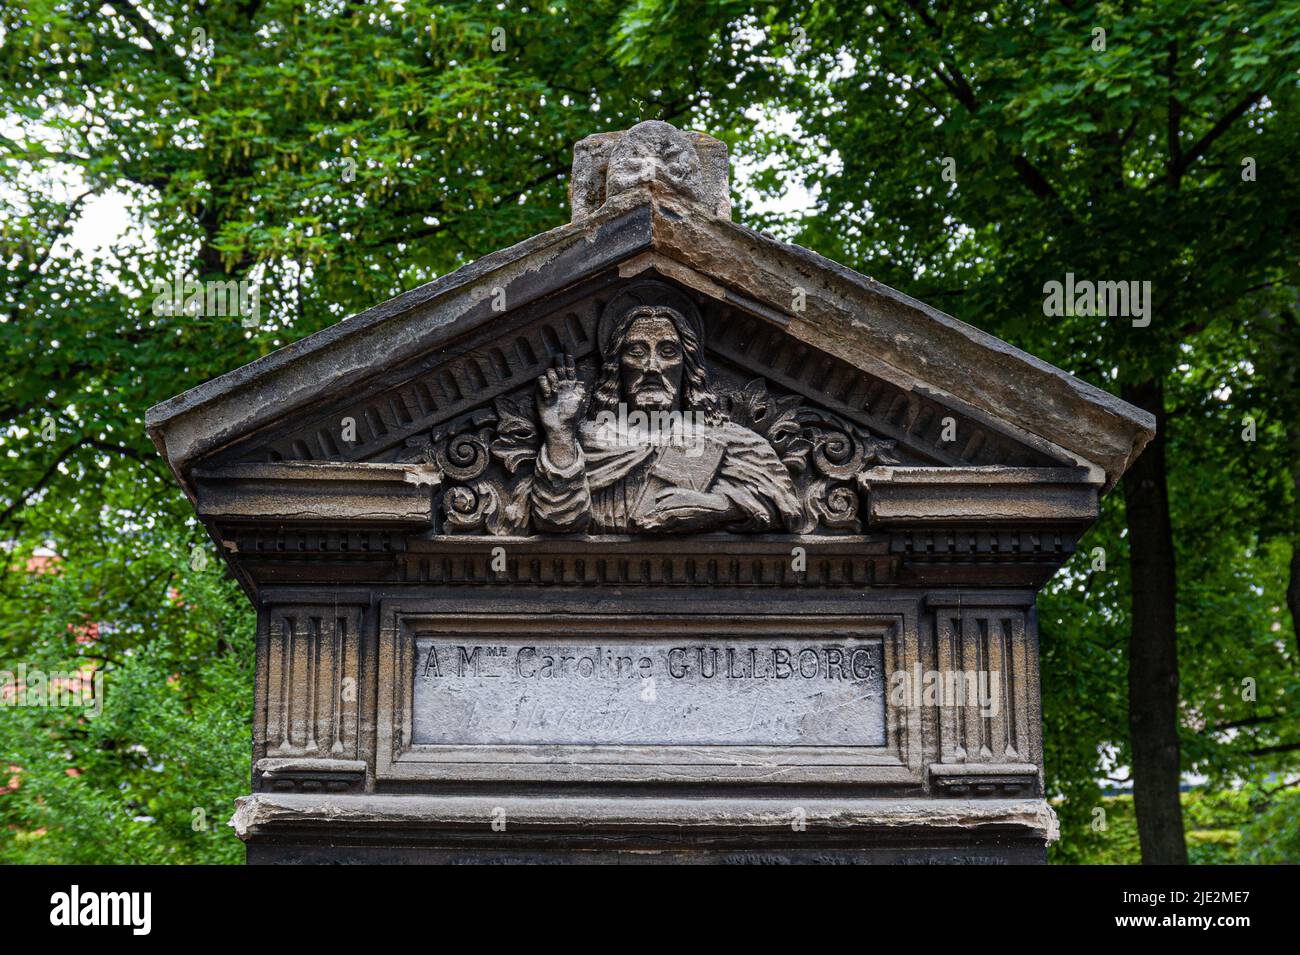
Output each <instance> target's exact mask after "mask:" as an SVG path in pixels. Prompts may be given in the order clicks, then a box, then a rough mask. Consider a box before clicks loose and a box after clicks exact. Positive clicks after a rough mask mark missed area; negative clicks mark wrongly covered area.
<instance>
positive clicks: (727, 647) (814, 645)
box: [411, 635, 885, 746]
mask: <svg viewBox="0 0 1300 955" xmlns="http://www.w3.org/2000/svg"><path fill="white" fill-rule="evenodd" d="M414 662H415V673H414V675H413V692H412V714H411V730H412V737H411V742H412V743H414V744H416V745H427V744H437V745H447V744H458V743H464V744H499V745H506V744H527V743H536V744H548V743H550V744H592V745H599V744H613V743H621V744H638V745H672V744H683V745H785V746H883V745H885V700H884V692H883V689H884V666H883V647H882V641H881V639H880V638H856V637H837V638H835V639H832V640H827V641H824V642H816V641H815V642H807V641H806V640H804V639H800V640H795V639H781V638H779V637H757V638H753V639H745V638H743V637H741V638H736V637H732V636H728V637H725V638H710V637H709V636H702V637H701V636H696V635H691V636H690V637H689V638H681V639H672V638H667V639H665V638H656V639H654V640H632V641H628V640H619V639H617V638H610V639H599V638H597V639H594V640H590V641H585V642H582V643H577V642H572V643H570V642H557V641H554V640H541V639H537V638H535V637H520V636H517V635H510V636H507V637H501V638H499V639H491V638H485V637H484V636H483V635H476V636H475V637H474V638H473V639H471V640H466V641H458V640H455V639H448V638H446V637H444V636H437V637H434V636H422V637H417V638H416V640H415V661H414Z"/></svg>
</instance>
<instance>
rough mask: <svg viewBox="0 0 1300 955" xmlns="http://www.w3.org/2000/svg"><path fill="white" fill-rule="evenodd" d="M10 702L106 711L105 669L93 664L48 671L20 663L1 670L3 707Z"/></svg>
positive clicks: (0, 701)
mask: <svg viewBox="0 0 1300 955" xmlns="http://www.w3.org/2000/svg"><path fill="white" fill-rule="evenodd" d="M6 706H44V707H50V708H52V709H83V710H86V711H87V713H88V714H89V715H91V716H98V715H99V714H100V713H102V712H103V711H104V673H103V671H102V670H91V669H90V668H86V669H81V670H53V671H51V672H49V673H47V672H45V671H44V670H40V669H37V668H36V667H28V666H27V664H25V663H20V664H18V667H17V669H14V670H0V707H6Z"/></svg>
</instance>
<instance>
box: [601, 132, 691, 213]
mask: <svg viewBox="0 0 1300 955" xmlns="http://www.w3.org/2000/svg"><path fill="white" fill-rule="evenodd" d="M700 175H701V173H700V159H699V156H698V155H697V153H696V151H695V144H694V143H693V142H692V141H691V138H690V136H688V135H687V134H686V133H683V132H682V131H681V130H679V129H676V128H674V127H673V126H670V125H669V124H668V123H661V122H659V121H658V120H647V121H646V122H644V123H639V124H638V125H636V126H634V127H633V128H632V129H630V130H629V131H628V133H627V135H625V136H624V137H623V138H622V140H620V141H619V143H618V145H617V146H615V147H614V151H613V153H612V154H611V155H610V157H609V169H608V172H607V174H606V177H607V178H606V194H607V195H609V196H616V195H618V194H619V193H620V192H624V191H626V190H628V189H631V188H632V187H633V186H636V185H637V184H639V183H643V182H649V181H650V180H652V179H657V180H659V181H660V182H666V183H668V184H669V185H671V186H672V187H673V188H674V189H676V190H677V191H679V192H683V193H685V194H687V195H690V196H696V197H697V198H698V195H697V191H698V186H699V179H700Z"/></svg>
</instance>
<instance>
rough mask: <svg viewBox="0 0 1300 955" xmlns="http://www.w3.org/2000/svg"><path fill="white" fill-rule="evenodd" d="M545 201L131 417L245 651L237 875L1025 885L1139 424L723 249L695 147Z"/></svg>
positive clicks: (850, 275) (1082, 390)
mask: <svg viewBox="0 0 1300 955" xmlns="http://www.w3.org/2000/svg"><path fill="white" fill-rule="evenodd" d="M571 198H572V207H573V208H572V212H573V217H572V222H570V223H569V224H568V225H565V226H562V227H560V228H557V229H554V230H551V231H550V232H547V233H544V234H542V235H539V236H536V237H534V238H532V239H528V240H526V241H524V242H522V243H520V244H519V245H516V246H514V247H512V248H510V249H506V250H503V251H501V252H497V253H494V254H492V255H490V256H488V257H486V258H484V259H482V260H480V261H478V262H475V263H472V264H470V265H467V266H465V267H464V268H462V269H460V270H459V271H457V272H456V273H453V274H451V275H448V276H444V277H442V278H440V279H438V280H436V281H434V282H431V283H429V284H428V285H425V286H422V287H420V288H418V289H414V290H412V291H410V292H407V293H405V294H404V295H401V296H398V297H397V298H395V299H393V300H391V301H389V302H385V303H382V304H379V305H376V306H375V307H374V308H372V309H370V310H368V311H367V312H364V313H362V314H360V315H357V316H354V317H352V318H351V319H350V320H348V321H346V322H341V323H339V324H338V325H335V326H333V327H331V328H328V329H325V330H324V331H321V332H319V333H317V334H315V335H313V336H311V337H310V338H307V339H305V340H304V341H301V342H298V343H296V344H295V345H293V346H291V347H289V348H286V349H282V350H281V351H279V352H275V353H273V354H271V355H268V356H266V357H265V358H263V359H260V360H259V361H257V362H254V363H253V364H251V365H249V366H247V367H245V368H242V369H239V370H236V371H233V372H231V373H229V374H227V375H224V376H222V377H220V378H217V379H215V380H213V381H210V382H207V383H206V384H204V385H201V386H199V387H198V388H195V389H193V390H191V391H189V392H186V393H185V394H183V395H180V396H178V397H176V398H173V399H171V400H169V401H166V402H163V403H162V404H161V405H158V406H157V407H155V408H153V409H151V410H150V412H149V415H148V418H147V425H148V428H149V431H150V434H151V435H152V436H153V438H154V441H155V442H156V444H157V445H158V448H159V450H160V451H161V452H162V453H163V454H164V455H165V456H166V457H167V459H168V463H169V464H170V466H171V468H172V470H173V472H174V473H175V474H176V475H177V477H178V479H179V480H180V481H181V483H182V485H183V486H184V488H185V491H186V493H187V494H188V495H189V496H190V499H191V500H192V501H193V502H194V504H195V507H196V510H197V512H198V515H199V517H200V518H201V519H202V521H203V522H204V525H205V527H206V528H207V530H208V532H209V533H210V534H211V536H212V538H213V540H214V542H215V544H216V545H217V547H218V549H219V552H220V553H221V555H222V556H223V558H224V559H225V560H226V561H227V563H228V565H229V567H230V569H231V571H232V572H233V573H234V575H235V576H236V578H237V579H238V580H239V582H240V583H241V585H242V586H243V587H244V589H245V591H246V592H247V594H248V596H249V598H250V600H251V602H252V604H253V606H254V608H255V611H256V613H257V619H258V630H257V633H258V637H257V639H258V656H257V677H256V689H255V701H254V703H255V706H254V725H253V727H252V731H253V743H254V745H253V752H252V754H251V756H252V760H253V769H254V772H253V781H252V783H253V785H252V788H253V792H252V793H251V794H249V795H248V796H245V797H243V798H242V799H241V800H240V801H239V808H238V811H237V813H236V816H235V820H234V822H235V826H236V829H237V831H238V833H239V835H240V837H241V838H243V839H244V840H245V841H246V842H247V845H248V852H249V859H250V861H254V862H349V861H383V862H450V863H459V862H484V861H493V862H592V863H608V862H673V863H678V862H717V863H755V862H759V863H769V862H799V863H804V862H808V863H900V864H908V863H916V864H930V863H945V864H965V863H987V862H1002V863H1006V862H1041V861H1043V859H1044V857H1045V846H1046V843H1047V841H1048V840H1049V839H1050V838H1052V837H1053V833H1054V817H1053V815H1052V811H1051V809H1050V807H1049V806H1048V804H1047V803H1046V802H1045V801H1044V799H1043V785H1042V770H1043V746H1042V738H1041V733H1042V725H1041V717H1040V712H1039V682H1040V681H1039V656H1038V637H1037V622H1036V617H1035V609H1034V603H1035V595H1036V592H1037V590H1038V588H1039V587H1041V586H1042V585H1043V583H1044V582H1045V581H1046V580H1047V579H1048V578H1049V577H1050V576H1051V575H1052V574H1053V573H1055V572H1056V571H1057V570H1058V569H1059V568H1060V566H1061V565H1062V564H1063V563H1064V562H1065V561H1066V560H1068V559H1069V557H1070V555H1071V554H1072V553H1073V551H1074V549H1075V547H1076V544H1077V542H1078V540H1079V538H1080V536H1081V535H1082V534H1083V533H1084V532H1085V531H1086V530H1087V528H1088V527H1089V526H1090V525H1091V524H1092V523H1093V522H1094V521H1095V520H1096V517H1097V514H1098V508H1099V501H1100V497H1101V495H1102V494H1104V493H1105V492H1106V491H1107V490H1109V489H1110V488H1111V487H1113V486H1114V484H1115V482H1116V481H1117V480H1118V479H1119V477H1120V475H1121V474H1122V473H1123V471H1124V469H1125V468H1126V467H1127V466H1128V464H1129V463H1130V462H1131V461H1132V460H1133V458H1134V457H1135V456H1136V455H1137V454H1138V453H1139V452H1140V451H1141V449H1142V446H1143V445H1144V444H1145V443H1146V441H1148V440H1149V439H1150V437H1151V434H1152V427H1153V423H1152V421H1151V419H1150V417H1149V416H1148V415H1146V414H1145V413H1143V412H1141V411H1138V410H1137V409H1135V408H1132V407H1130V406H1129V405H1127V404H1125V403H1124V402H1122V401H1120V400H1118V399H1116V398H1114V397H1113V396H1111V395H1109V394H1107V393H1105V392H1103V391H1100V390H1098V389H1096V388H1093V387H1091V386H1089V385H1087V384H1086V383H1084V382H1081V381H1079V380H1078V379H1076V378H1074V377H1072V376H1070V375H1067V374H1065V373H1064V372H1061V371H1060V370H1059V369H1056V368H1053V367H1051V366H1050V365H1047V364H1046V363H1044V362H1042V361H1039V360H1038V359H1035V358H1033V357H1032V356H1030V355H1027V354H1025V353H1023V352H1021V351H1019V350H1017V349H1015V348H1013V347H1012V346H1010V345H1008V344H1006V343H1005V342H1001V341H998V340H997V339H995V338H992V337H991V336H989V335H986V334H984V333H982V332H980V331H978V330H976V329H974V328H971V327H970V326H968V325H964V324H963V323H961V322H959V321H957V320H956V319H954V318H952V317H950V316H948V315H945V314H943V313H942V312H938V311H936V310H934V309H931V308H929V307H928V306H926V305H924V304H922V303H920V302H917V301H915V300H914V299H910V298H908V297H907V296H905V295H901V294H899V293H897V292H895V291H893V290H892V289H889V288H886V287H885V286H882V285H880V284H878V283H876V282H874V281H873V280H871V279H869V278H867V277H865V276H861V275H858V274H857V273H855V272H852V271H851V270H848V269H845V268H843V267H842V266H839V265H836V264H835V263H833V262H829V261H827V260H825V259H823V258H821V257H820V256H818V255H816V254H815V253H812V252H809V251H807V250H805V249H800V248H797V247H795V246H790V245H785V244H783V243H780V242H777V241H776V240H774V239H771V238H770V237H767V236H764V235H761V234H759V233H756V232H753V231H751V230H749V229H746V228H744V227H743V226H740V225H737V224H735V223H733V222H731V221H730V201H729V185H728V181H727V155H726V147H725V146H724V145H723V144H722V143H721V142H719V141H718V140H715V139H713V138H712V137H709V136H706V135H703V134H700V133H688V132H683V131H680V130H677V129H675V128H673V127H672V126H670V125H668V124H666V123H659V122H647V123H642V124H639V125H638V126H636V127H634V128H633V129H631V130H625V131H619V132H611V133H599V134H596V135H594V136H590V137H587V138H586V139H584V140H582V141H581V142H580V143H578V144H577V146H576V147H575V153H574V172H573V177H572V181H571ZM503 304H504V310H503V309H502V305H503Z"/></svg>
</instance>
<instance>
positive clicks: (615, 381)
mask: <svg viewBox="0 0 1300 955" xmlns="http://www.w3.org/2000/svg"><path fill="white" fill-rule="evenodd" d="M638 318H666V319H668V320H669V321H670V322H672V323H673V328H675V329H677V337H678V339H680V340H681V343H682V391H683V393H684V394H683V403H682V410H683V411H695V412H697V413H699V414H702V415H703V416H704V421H705V423H707V424H711V425H719V424H722V423H723V422H724V421H726V416H725V415H724V414H723V413H722V405H721V403H720V402H719V401H718V396H717V395H715V394H714V393H713V391H712V389H710V388H709V375H708V371H707V370H706V369H705V367H704V345H703V343H702V342H701V341H700V336H699V335H698V334H696V332H695V329H694V328H693V327H692V326H691V323H690V322H688V321H687V320H686V318H685V316H683V315H682V313H681V312H679V311H677V310H676V309H674V308H669V307H668V306H667V305H638V306H636V307H634V308H629V309H628V310H627V311H626V312H624V313H623V314H622V315H621V316H620V317H619V319H618V322H617V323H616V324H615V325H614V328H613V329H612V330H611V334H610V336H609V348H608V352H607V354H605V355H604V356H603V358H604V364H602V365H601V368H600V382H599V384H598V385H597V386H596V394H595V402H594V403H595V406H596V408H597V410H600V411H605V410H608V411H615V410H617V408H618V402H619V395H620V392H621V386H620V375H619V356H620V355H621V354H622V352H623V346H624V345H626V344H627V333H628V330H629V329H631V327H632V323H633V322H635V321H636V320H637V319H638Z"/></svg>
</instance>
